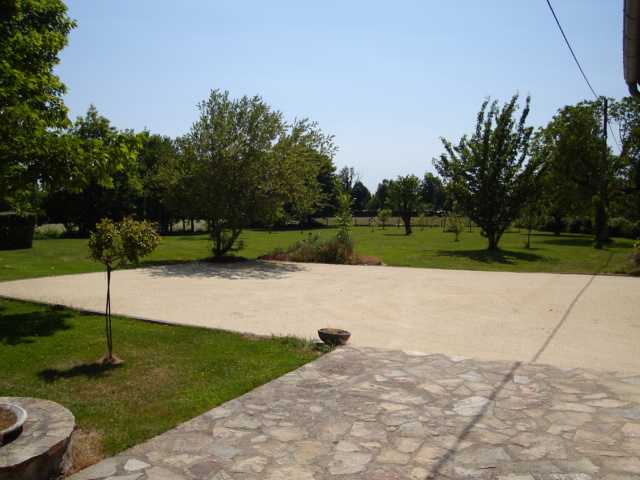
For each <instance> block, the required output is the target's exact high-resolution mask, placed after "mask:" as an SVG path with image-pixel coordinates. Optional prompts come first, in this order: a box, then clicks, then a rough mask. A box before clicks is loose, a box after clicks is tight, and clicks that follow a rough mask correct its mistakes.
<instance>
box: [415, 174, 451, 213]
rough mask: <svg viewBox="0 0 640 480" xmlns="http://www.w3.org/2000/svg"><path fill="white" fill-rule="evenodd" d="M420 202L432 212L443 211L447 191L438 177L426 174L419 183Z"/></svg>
mask: <svg viewBox="0 0 640 480" xmlns="http://www.w3.org/2000/svg"><path fill="white" fill-rule="evenodd" d="M420 196H421V197H422V201H423V202H424V203H425V204H426V205H428V206H429V207H430V208H432V209H434V210H443V209H444V208H446V205H447V190H446V189H445V187H444V184H443V183H442V180H440V179H439V178H438V177H436V176H435V175H434V174H433V173H430V172H427V173H425V174H424V178H423V179H422V181H421V182H420Z"/></svg>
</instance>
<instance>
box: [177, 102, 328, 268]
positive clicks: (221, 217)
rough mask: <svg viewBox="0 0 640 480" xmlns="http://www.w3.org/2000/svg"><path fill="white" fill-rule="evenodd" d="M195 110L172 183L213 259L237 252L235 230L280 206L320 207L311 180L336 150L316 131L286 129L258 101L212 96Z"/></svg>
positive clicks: (305, 125)
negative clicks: (198, 222) (205, 236)
mask: <svg viewBox="0 0 640 480" xmlns="http://www.w3.org/2000/svg"><path fill="white" fill-rule="evenodd" d="M199 108H200V119H199V120H198V121H197V122H195V123H194V124H193V126H192V128H191V132H190V133H189V134H188V135H186V136H185V137H183V138H182V139H180V141H179V142H178V155H177V159H176V162H177V163H176V164H175V165H174V167H173V170H172V172H171V177H172V178H173V181H174V184H175V186H177V187H178V188H180V186H184V188H183V189H182V191H183V192H184V193H185V195H186V197H187V199H188V200H187V201H188V203H189V204H190V205H192V206H193V208H194V209H195V212H194V214H195V215H196V216H198V217H199V218H202V219H204V220H205V221H206V222H207V224H208V228H209V231H210V235H211V240H212V253H213V256H214V257H217V258H219V257H222V256H224V255H225V254H227V253H229V252H234V251H237V250H239V249H240V248H242V243H241V242H238V237H239V236H240V233H241V232H242V230H244V229H245V228H247V227H249V226H250V225H251V224H252V223H253V222H257V221H263V220H265V219H267V218H270V217H273V215H275V214H277V212H279V211H281V210H282V209H283V206H284V205H285V204H286V203H290V204H292V205H294V206H295V208H297V209H299V210H303V211H309V210H310V209H311V207H312V206H313V205H314V204H318V203H321V202H322V198H323V191H322V186H321V185H320V183H319V181H318V178H319V176H320V174H321V173H322V171H323V170H326V164H327V160H330V159H331V158H332V157H333V154H334V150H335V149H334V146H333V143H332V137H330V136H327V135H324V134H323V133H322V132H320V130H319V129H318V128H317V125H316V124H315V123H313V122H309V121H308V120H306V119H303V120H296V121H295V122H294V123H293V124H287V123H286V122H285V121H284V119H283V115H282V113H281V112H279V111H274V110H272V109H271V108H270V107H269V106H268V105H267V104H266V103H265V102H264V101H263V100H262V99H261V98H260V97H259V96H255V97H251V98H250V97H247V96H244V97H242V98H241V99H238V100H234V99H231V98H230V97H229V93H228V92H220V91H219V90H214V91H212V92H211V95H210V97H209V99H208V100H206V101H204V102H202V103H200V104H199Z"/></svg>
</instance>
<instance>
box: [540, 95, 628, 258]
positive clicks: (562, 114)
mask: <svg viewBox="0 0 640 480" xmlns="http://www.w3.org/2000/svg"><path fill="white" fill-rule="evenodd" d="M602 116H603V109H602V101H597V102H595V101H583V102H580V103H578V104H577V105H575V106H573V105H568V106H565V107H563V108H561V109H560V110H559V111H558V113H557V114H556V115H555V116H554V117H553V119H552V120H551V121H550V122H549V124H548V125H547V126H546V127H544V128H543V129H541V131H540V133H539V136H538V138H539V141H540V142H541V145H542V146H541V147H538V148H539V151H540V152H541V155H540V159H541V160H542V162H543V164H544V184H543V185H545V186H544V187H543V188H544V190H543V192H544V193H545V198H546V203H547V208H550V211H551V212H559V213H556V215H567V214H569V213H574V212H581V213H583V214H587V215H588V214H590V216H591V218H592V219H593V223H594V227H595V234H596V248H602V246H603V242H604V240H605V238H606V225H607V217H608V208H609V204H610V193H611V190H612V187H613V183H614V182H615V177H616V173H615V170H616V169H617V164H618V162H616V161H614V159H613V158H612V157H611V155H610V152H609V150H608V148H607V149H606V151H605V152H604V155H605V157H604V158H603V142H604V141H603V131H602V123H603V122H602Z"/></svg>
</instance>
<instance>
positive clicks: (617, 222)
mask: <svg viewBox="0 0 640 480" xmlns="http://www.w3.org/2000/svg"><path fill="white" fill-rule="evenodd" d="M609 236H611V237H621V238H638V237H640V222H636V223H632V222H630V221H629V220H627V219H626V218H624V217H616V218H612V219H611V220H609Z"/></svg>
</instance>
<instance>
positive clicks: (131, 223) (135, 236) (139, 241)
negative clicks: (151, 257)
mask: <svg viewBox="0 0 640 480" xmlns="http://www.w3.org/2000/svg"><path fill="white" fill-rule="evenodd" d="M161 242H162V239H161V238H160V237H159V236H158V235H157V234H156V232H155V231H154V230H153V228H152V227H151V225H149V224H148V223H147V222H144V221H143V222H136V221H135V220H133V218H131V217H128V218H125V219H123V220H122V221H121V222H118V223H114V222H113V221H112V220H109V219H103V220H102V221H101V222H100V223H98V224H97V225H96V229H95V231H94V232H92V233H91V238H89V249H90V251H91V258H92V259H93V260H95V261H96V262H100V263H102V264H103V265H104V266H105V267H107V306H106V310H105V329H106V333H107V347H108V349H109V353H108V354H107V355H106V356H105V357H103V359H102V361H103V362H104V363H120V360H119V359H118V358H117V357H116V356H115V355H114V354H113V332H112V328H111V272H112V271H113V270H115V269H117V268H119V267H122V266H125V265H127V264H134V265H137V264H138V262H139V261H140V258H142V257H144V256H145V255H148V254H150V253H151V252H153V251H154V250H155V249H156V247H158V245H160V243H161Z"/></svg>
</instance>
